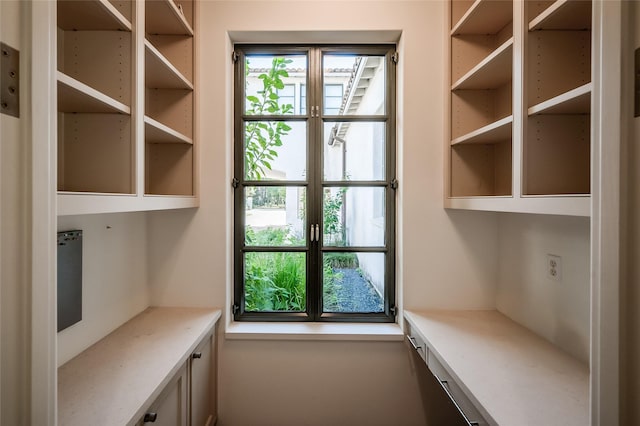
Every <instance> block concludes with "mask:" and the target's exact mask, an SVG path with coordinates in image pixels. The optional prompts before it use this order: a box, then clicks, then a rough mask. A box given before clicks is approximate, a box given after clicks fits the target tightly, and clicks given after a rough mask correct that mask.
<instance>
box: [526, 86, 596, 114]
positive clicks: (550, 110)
mask: <svg viewBox="0 0 640 426" xmlns="http://www.w3.org/2000/svg"><path fill="white" fill-rule="evenodd" d="M590 111H591V83H587V84H584V85H582V86H580V87H578V88H575V89H573V90H570V91H568V92H566V93H563V94H561V95H558V96H556V97H554V98H551V99H549V100H547V101H544V102H541V103H539V104H537V105H534V106H532V107H531V108H529V110H528V113H529V115H536V114H589V112H590Z"/></svg>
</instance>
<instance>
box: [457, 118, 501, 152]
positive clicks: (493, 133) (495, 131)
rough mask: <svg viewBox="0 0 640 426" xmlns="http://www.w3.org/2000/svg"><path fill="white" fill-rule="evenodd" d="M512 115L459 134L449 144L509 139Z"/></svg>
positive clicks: (482, 142) (494, 141)
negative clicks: (464, 133)
mask: <svg viewBox="0 0 640 426" xmlns="http://www.w3.org/2000/svg"><path fill="white" fill-rule="evenodd" d="M512 127H513V116H509V117H505V118H503V119H501V120H498V121H496V122H494V123H491V124H489V125H487V126H484V127H482V128H480V129H478V130H474V131H473V132H470V133H468V134H466V135H463V136H460V137H459V138H456V139H454V140H452V141H451V145H458V144H469V143H478V144H487V143H498V142H502V141H505V140H510V139H511V131H512Z"/></svg>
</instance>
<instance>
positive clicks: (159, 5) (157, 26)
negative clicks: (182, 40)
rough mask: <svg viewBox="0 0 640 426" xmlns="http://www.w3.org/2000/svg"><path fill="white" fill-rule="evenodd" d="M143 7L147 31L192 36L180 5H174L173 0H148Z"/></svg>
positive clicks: (191, 30)
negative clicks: (144, 8)
mask: <svg viewBox="0 0 640 426" xmlns="http://www.w3.org/2000/svg"><path fill="white" fill-rule="evenodd" d="M145 7H146V23H145V25H146V31H147V33H149V34H174V35H186V36H193V28H192V27H191V25H190V24H189V22H188V21H187V19H186V18H185V15H184V12H183V10H182V5H180V6H178V5H176V4H175V3H174V1H173V0H150V1H149V0H148V1H147V2H146V3H145Z"/></svg>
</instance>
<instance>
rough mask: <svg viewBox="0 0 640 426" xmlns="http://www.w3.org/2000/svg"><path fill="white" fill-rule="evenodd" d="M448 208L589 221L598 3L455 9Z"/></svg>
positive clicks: (457, 3)
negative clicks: (594, 31)
mask: <svg viewBox="0 0 640 426" xmlns="http://www.w3.org/2000/svg"><path fill="white" fill-rule="evenodd" d="M449 18H450V19H449V22H448V28H449V30H448V31H449V40H450V42H449V49H448V51H449V64H450V66H449V81H450V97H449V114H448V115H449V126H448V129H447V132H446V133H447V135H448V137H447V138H446V146H445V152H446V153H447V155H446V158H447V160H446V164H445V182H446V188H445V200H444V203H445V207H448V208H462V209H471V210H492V211H508V212H523V213H547V214H563V215H576V216H589V215H590V180H591V175H590V152H591V114H592V106H591V87H592V74H593V72H594V71H593V66H592V61H591V50H592V2H591V1H584V0H556V1H553V0H544V1H542V0H541V1H538V0H527V1H524V0H514V1H503V0H497V1H496V0H475V1H472V0H452V1H450V8H449Z"/></svg>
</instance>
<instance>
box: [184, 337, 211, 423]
mask: <svg viewBox="0 0 640 426" xmlns="http://www.w3.org/2000/svg"><path fill="white" fill-rule="evenodd" d="M214 362H215V360H214V351H213V337H212V336H209V337H206V338H205V339H204V340H203V341H202V343H201V344H200V345H199V346H198V348H197V349H196V350H195V351H194V352H193V354H192V355H191V369H190V371H191V381H190V383H191V426H210V425H213V423H214V420H215V419H214V403H213V389H214V384H215V377H214V374H213V373H214V371H215V364H214Z"/></svg>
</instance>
